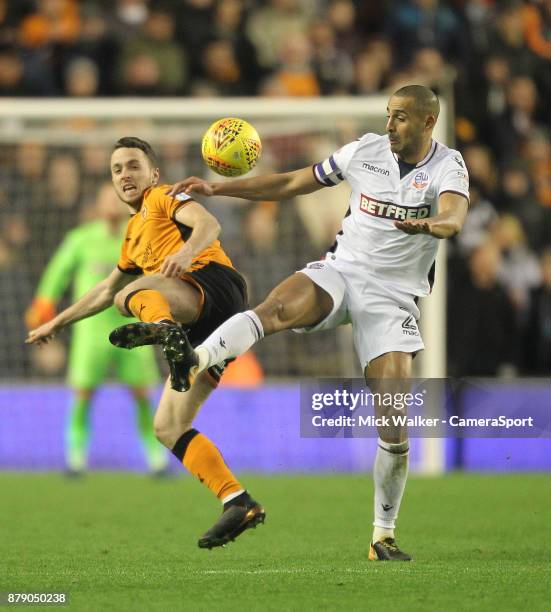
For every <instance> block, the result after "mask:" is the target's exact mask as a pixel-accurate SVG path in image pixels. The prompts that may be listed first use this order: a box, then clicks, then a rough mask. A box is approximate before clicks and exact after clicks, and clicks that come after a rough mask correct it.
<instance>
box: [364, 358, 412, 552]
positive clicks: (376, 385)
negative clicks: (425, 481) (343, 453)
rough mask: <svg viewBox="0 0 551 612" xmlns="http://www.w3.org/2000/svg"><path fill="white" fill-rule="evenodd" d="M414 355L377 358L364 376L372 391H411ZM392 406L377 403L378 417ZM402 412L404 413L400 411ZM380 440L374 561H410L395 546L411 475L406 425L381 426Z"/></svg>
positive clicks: (376, 473) (375, 471) (388, 414)
mask: <svg viewBox="0 0 551 612" xmlns="http://www.w3.org/2000/svg"><path fill="white" fill-rule="evenodd" d="M411 363H412V356H411V354H410V353H405V352H400V351H392V352H389V353H385V354H384V355H381V356H380V357H377V358H376V359H374V360H373V361H372V362H371V363H370V364H369V367H367V368H366V371H365V376H366V380H368V381H369V384H370V386H371V390H372V391H373V392H378V393H381V394H387V393H391V394H392V395H393V396H394V394H396V393H407V392H409V387H410V383H409V382H408V381H409V379H410V378H411ZM393 411H394V408H393V407H390V408H389V407H387V406H383V405H377V406H376V407H375V412H376V415H377V417H381V416H383V415H387V416H390V415H391V414H392V413H393ZM397 413H399V414H403V410H402V411H401V412H397ZM378 432H379V440H378V447H377V454H376V456H375V465H374V468H373V480H374V483H375V499H374V514H375V516H374V521H373V526H374V529H373V537H372V541H371V546H370V549H369V559H370V560H372V561H410V560H411V557H410V555H408V554H406V553H404V552H403V551H401V550H400V549H399V548H398V546H397V545H396V539H395V536H394V528H395V526H396V519H397V518H398V511H399V509H400V504H401V502H402V496H403V494H404V489H405V486H406V479H407V474H408V454H409V442H408V438H407V429H406V427H405V426H404V427H400V426H397V427H395V426H390V427H380V428H378Z"/></svg>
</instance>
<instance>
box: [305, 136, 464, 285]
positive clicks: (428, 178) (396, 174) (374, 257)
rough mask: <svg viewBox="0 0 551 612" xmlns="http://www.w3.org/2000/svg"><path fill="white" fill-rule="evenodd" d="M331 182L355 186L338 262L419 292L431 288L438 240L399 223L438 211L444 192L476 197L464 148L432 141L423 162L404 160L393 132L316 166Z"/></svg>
mask: <svg viewBox="0 0 551 612" xmlns="http://www.w3.org/2000/svg"><path fill="white" fill-rule="evenodd" d="M313 171H314V176H315V177H316V179H317V181H318V182H319V183H321V184H322V185H325V186H327V187H331V186H334V185H336V184H338V183H339V182H340V181H343V180H346V181H347V182H348V183H349V185H350V187H351V188H352V192H351V194H350V201H349V208H348V212H347V213H346V216H345V218H344V220H343V223H342V230H341V231H340V232H339V234H338V235H337V241H336V243H335V245H334V247H333V249H332V254H331V255H330V257H331V259H332V260H334V261H333V263H334V264H336V265H337V267H338V265H339V262H342V264H343V267H347V266H348V265H350V264H353V265H354V266H360V267H362V268H363V269H364V270H365V271H366V273H368V274H371V275H373V276H376V277H378V278H380V279H381V280H384V282H385V284H386V285H389V286H391V287H394V288H396V290H399V291H405V292H407V293H411V294H413V295H421V296H422V295H427V294H428V293H429V292H430V288H431V285H432V279H430V278H429V277H430V276H431V275H432V274H433V272H434V260H435V258H436V252H437V249H438V238H434V237H433V236H427V235H424V234H416V235H409V234H405V233H404V232H402V231H400V230H399V229H398V228H396V227H395V226H394V221H397V220H402V221H403V220H406V219H424V218H425V217H432V216H434V215H436V214H438V197H439V196H440V195H441V194H442V193H444V192H446V191H451V192H454V193H458V194H461V195H463V196H465V197H466V198H467V199H468V198H469V176H468V173H467V169H466V166H465V162H464V161H463V158H462V157H461V154H460V153H459V152H458V151H455V150H453V149H450V148H448V147H446V146H445V145H443V144H441V143H440V142H437V141H436V140H433V141H432V145H431V149H430V151H429V153H428V155H427V156H426V157H425V159H423V160H421V161H420V162H419V163H418V164H416V165H415V166H414V165H412V164H404V163H403V162H399V161H398V158H397V157H396V155H394V153H392V151H391V150H390V142H389V140H388V136H386V135H385V136H379V135H378V134H365V135H364V136H362V137H361V138H360V139H358V140H356V141H355V142H351V143H349V144H347V145H345V146H343V147H342V148H340V149H339V150H338V151H337V152H335V153H333V155H331V156H330V157H328V158H327V159H326V160H324V161H323V162H320V163H318V164H315V165H314V167H313Z"/></svg>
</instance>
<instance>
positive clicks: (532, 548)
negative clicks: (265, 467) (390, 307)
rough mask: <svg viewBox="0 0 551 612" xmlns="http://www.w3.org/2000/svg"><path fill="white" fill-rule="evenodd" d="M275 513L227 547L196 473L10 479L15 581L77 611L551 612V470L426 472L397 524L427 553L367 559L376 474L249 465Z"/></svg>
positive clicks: (8, 567) (3, 569)
mask: <svg viewBox="0 0 551 612" xmlns="http://www.w3.org/2000/svg"><path fill="white" fill-rule="evenodd" d="M243 481H244V482H245V484H246V485H247V486H248V487H249V488H250V490H251V491H252V492H253V493H254V495H255V497H257V498H258V499H259V500H261V501H262V502H263V503H264V504H265V506H266V510H267V513H268V516H267V520H266V524H265V525H264V526H260V527H258V528H257V529H256V530H250V531H248V532H246V533H244V534H243V535H242V536H241V537H240V538H239V539H238V540H237V541H236V542H235V543H233V544H230V545H228V546H227V547H226V548H223V549H215V550H212V551H206V550H200V549H199V548H197V545H196V541H197V538H198V536H199V535H200V534H201V533H202V532H203V531H205V530H206V529H207V528H208V527H210V525H211V523H212V522H214V520H215V519H216V517H217V515H218V513H219V511H220V508H219V506H218V503H217V502H216V500H214V499H213V498H212V497H211V496H210V493H209V492H208V491H207V490H206V489H204V488H203V487H201V485H200V484H199V483H197V482H195V481H193V480H192V479H191V478H185V477H182V478H174V479H169V480H166V481H153V480H150V479H148V478H147V477H146V476H140V475H127V474H90V475H88V476H86V477H85V478H83V479H81V480H74V481H68V480H65V479H64V478H63V477H62V476H59V475H48V474H44V475H27V474H13V473H10V474H5V473H4V474H1V475H0V514H1V520H0V543H1V546H0V550H1V556H0V591H26V592H29V591H32V592H39V591H47V592H54V591H55V592H60V591H64V592H67V593H69V597H70V603H69V606H67V607H65V608H64V609H70V610H93V611H95V610H98V611H103V610H110V611H111V610H113V611H116V612H118V611H126V610H129V611H130V610H131V611H136V610H194V611H195V610H222V611H227V610H240V611H243V610H251V611H254V610H263V611H265V610H274V611H275V610H277V611H282V610H293V611H294V610H316V611H317V610H392V611H395V610H398V611H401V610H408V611H409V610H419V611H423V612H426V611H432V610H434V611H443V610H446V611H454V610H469V611H470V610H492V611H494V610H500V612H501V611H504V610H522V609H527V610H530V611H534V610H544V609H545V610H548V609H549V607H548V605H549V584H550V583H549V576H550V574H549V571H550V570H549V568H550V567H551V548H550V543H551V485H550V481H549V476H547V475H543V474H542V475H533V474H526V475H521V474H518V475H507V476H501V475H492V476H490V475H466V474H453V475H449V476H445V477H441V478H414V477H412V478H410V481H409V486H408V488H407V490H406V495H405V499H404V502H403V505H402V512H401V517H400V521H399V530H398V532H397V535H398V541H399V544H400V546H401V547H403V549H404V550H406V551H407V552H410V553H411V554H412V555H413V556H414V561H413V562H412V563H371V562H368V561H367V551H368V543H369V536H370V533H371V526H370V523H371V515H372V508H371V505H372V490H373V489H372V484H371V476H370V475H367V474H366V475H365V476H364V475H356V476H354V475H346V476H345V475H332V476H285V477H280V476H273V477H266V476H262V477H261V476H252V475H251V476H248V477H246V478H244V479H243Z"/></svg>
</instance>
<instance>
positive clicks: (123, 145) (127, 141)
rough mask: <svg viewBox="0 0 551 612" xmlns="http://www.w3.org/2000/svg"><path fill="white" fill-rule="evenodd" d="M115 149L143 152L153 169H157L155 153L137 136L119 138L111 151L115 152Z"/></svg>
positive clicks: (157, 163)
mask: <svg viewBox="0 0 551 612" xmlns="http://www.w3.org/2000/svg"><path fill="white" fill-rule="evenodd" d="M117 149H140V151H143V152H144V153H145V154H146V156H147V158H148V159H149V161H150V162H151V164H152V165H153V166H154V167H155V168H158V166H159V161H158V159H157V155H156V154H155V151H154V150H153V148H152V147H151V145H150V144H149V143H148V142H146V141H145V140H142V139H141V138H138V137H137V136H124V137H123V138H119V139H118V140H117V142H116V143H115V146H114V147H113V151H116V150H117Z"/></svg>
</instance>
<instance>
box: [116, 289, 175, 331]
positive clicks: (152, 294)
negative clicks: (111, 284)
mask: <svg viewBox="0 0 551 612" xmlns="http://www.w3.org/2000/svg"><path fill="white" fill-rule="evenodd" d="M126 308H127V309H128V310H129V311H130V312H131V313H132V314H133V315H134V316H135V317H136V318H138V319H140V321H143V322H144V323H158V322H159V321H174V317H173V316H172V313H171V312H170V307H169V305H168V302H167V301H166V300H165V298H164V296H163V294H162V293H159V291H155V289H138V291H134V293H131V294H130V295H129V296H128V297H127V298H126Z"/></svg>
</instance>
